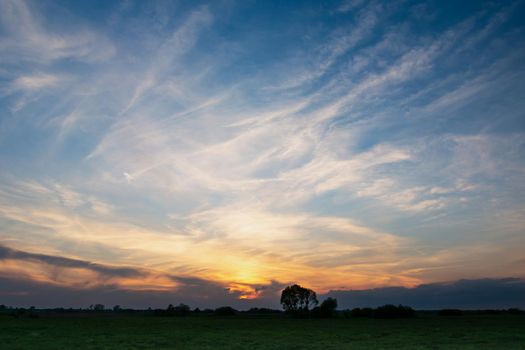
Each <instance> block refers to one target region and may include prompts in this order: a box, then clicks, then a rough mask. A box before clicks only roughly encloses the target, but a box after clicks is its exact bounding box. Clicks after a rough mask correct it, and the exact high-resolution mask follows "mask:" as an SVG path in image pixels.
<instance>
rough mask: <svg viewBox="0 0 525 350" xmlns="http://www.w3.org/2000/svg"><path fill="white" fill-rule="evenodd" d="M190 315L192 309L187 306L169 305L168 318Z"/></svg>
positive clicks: (166, 313)
mask: <svg viewBox="0 0 525 350" xmlns="http://www.w3.org/2000/svg"><path fill="white" fill-rule="evenodd" d="M189 313H190V307H189V306H188V305H186V304H182V303H181V304H179V305H178V306H173V305H172V304H169V305H168V308H167V309H166V312H165V315H166V316H186V315H188V314H189Z"/></svg>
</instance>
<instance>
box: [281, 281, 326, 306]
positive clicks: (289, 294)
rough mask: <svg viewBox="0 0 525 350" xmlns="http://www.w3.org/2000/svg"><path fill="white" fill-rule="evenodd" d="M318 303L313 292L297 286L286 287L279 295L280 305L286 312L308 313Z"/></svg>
mask: <svg viewBox="0 0 525 350" xmlns="http://www.w3.org/2000/svg"><path fill="white" fill-rule="evenodd" d="M318 303H319V302H318V301H317V294H315V292H314V291H313V290H311V289H308V288H304V287H301V286H300V285H298V284H294V285H293V286H288V287H286V288H285V289H284V290H283V291H282V293H281V305H282V306H283V309H284V310H286V311H288V312H292V313H295V312H298V311H308V310H309V309H310V307H311V306H315V305H317V304H318Z"/></svg>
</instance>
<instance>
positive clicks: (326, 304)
mask: <svg viewBox="0 0 525 350" xmlns="http://www.w3.org/2000/svg"><path fill="white" fill-rule="evenodd" d="M319 309H320V313H321V316H322V317H332V316H333V315H334V314H335V310H336V309H337V299H335V298H326V299H325V300H324V301H323V302H322V303H321V306H320V308H319Z"/></svg>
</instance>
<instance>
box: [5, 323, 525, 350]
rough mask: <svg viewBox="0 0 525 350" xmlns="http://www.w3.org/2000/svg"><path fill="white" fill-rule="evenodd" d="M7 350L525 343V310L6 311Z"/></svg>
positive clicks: (495, 345)
mask: <svg viewBox="0 0 525 350" xmlns="http://www.w3.org/2000/svg"><path fill="white" fill-rule="evenodd" d="M0 348H1V349H24V350H30V349H76V350H82V349H525V316H524V315H508V314H504V315H464V316H459V317H443V316H438V315H436V314H420V315H418V316H417V317H415V318H409V319H373V318H334V319H293V318H288V317H282V316H278V315H277V316H276V315H269V316H243V315H237V316H230V317H227V316H226V317H219V316H212V315H202V316H188V317H154V316H145V315H83V316H82V315H60V316H49V315H47V316H46V315H44V316H39V317H37V318H24V317H22V318H14V317H11V316H8V315H0Z"/></svg>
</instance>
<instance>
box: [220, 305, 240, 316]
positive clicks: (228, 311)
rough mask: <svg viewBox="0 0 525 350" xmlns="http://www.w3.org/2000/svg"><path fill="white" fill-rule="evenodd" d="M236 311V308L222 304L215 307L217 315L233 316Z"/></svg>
mask: <svg viewBox="0 0 525 350" xmlns="http://www.w3.org/2000/svg"><path fill="white" fill-rule="evenodd" d="M236 313H237V310H235V309H234V308H232V307H230V306H222V307H218V308H216V309H215V315H217V316H233V315H235V314H236Z"/></svg>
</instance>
